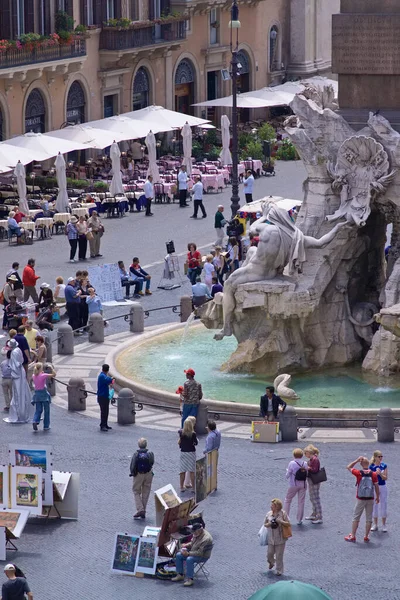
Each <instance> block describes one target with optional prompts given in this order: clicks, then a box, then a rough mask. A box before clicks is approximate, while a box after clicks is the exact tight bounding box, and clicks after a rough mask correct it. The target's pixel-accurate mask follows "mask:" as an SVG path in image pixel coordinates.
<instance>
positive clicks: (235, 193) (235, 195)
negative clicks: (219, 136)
mask: <svg viewBox="0 0 400 600" xmlns="http://www.w3.org/2000/svg"><path fill="white" fill-rule="evenodd" d="M229 28H230V30H231V43H230V46H231V54H232V60H231V78H232V196H231V210H232V217H234V216H235V215H236V213H237V211H238V209H239V205H240V198H239V175H238V124H237V120H238V110H237V78H238V76H239V60H238V47H239V29H240V21H239V6H238V4H237V0H233V2H232V6H231V20H230V21H229ZM234 29H236V40H234V37H235V36H234V33H233V30H234Z"/></svg>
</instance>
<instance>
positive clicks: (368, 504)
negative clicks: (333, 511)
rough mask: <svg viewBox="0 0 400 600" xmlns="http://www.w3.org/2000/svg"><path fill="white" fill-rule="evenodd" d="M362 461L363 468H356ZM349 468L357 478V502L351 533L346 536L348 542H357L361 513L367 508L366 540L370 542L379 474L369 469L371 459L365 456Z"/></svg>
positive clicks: (352, 463)
mask: <svg viewBox="0 0 400 600" xmlns="http://www.w3.org/2000/svg"><path fill="white" fill-rule="evenodd" d="M357 463H360V465H361V469H355V468H354V467H355V465H356V464H357ZM347 470H348V471H350V473H351V474H352V475H354V477H356V478H357V482H356V487H357V492H356V498H357V502H356V505H355V507H354V514H353V524H352V527H351V533H350V534H349V535H346V537H345V538H344V539H345V540H346V542H355V541H356V533H357V529H358V526H359V524H360V519H361V515H362V514H363V512H364V510H365V536H364V542H365V543H368V542H369V532H370V529H371V525H372V511H373V508H374V491H375V502H376V504H379V485H378V476H377V474H376V473H374V472H373V471H371V470H370V469H369V460H368V458H366V457H365V456H360V457H359V458H357V459H356V460H354V461H353V462H351V463H350V464H349V465H348V466H347Z"/></svg>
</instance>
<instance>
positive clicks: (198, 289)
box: [192, 277, 211, 300]
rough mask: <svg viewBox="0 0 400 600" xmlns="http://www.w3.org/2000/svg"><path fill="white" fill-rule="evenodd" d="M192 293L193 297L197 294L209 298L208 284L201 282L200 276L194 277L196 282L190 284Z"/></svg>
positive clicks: (196, 296)
mask: <svg viewBox="0 0 400 600" xmlns="http://www.w3.org/2000/svg"><path fill="white" fill-rule="evenodd" d="M192 294H193V298H198V297H199V296H200V297H203V296H205V297H206V298H207V299H208V300H210V298H211V296H210V292H209V291H208V286H207V285H206V284H205V283H201V277H196V283H195V284H194V285H192Z"/></svg>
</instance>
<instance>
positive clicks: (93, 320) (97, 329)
mask: <svg viewBox="0 0 400 600" xmlns="http://www.w3.org/2000/svg"><path fill="white" fill-rule="evenodd" d="M88 331H89V342H93V343H94V344H102V343H103V342H104V319H103V317H102V316H101V315H100V314H99V313H94V314H93V315H90V317H89V329H88Z"/></svg>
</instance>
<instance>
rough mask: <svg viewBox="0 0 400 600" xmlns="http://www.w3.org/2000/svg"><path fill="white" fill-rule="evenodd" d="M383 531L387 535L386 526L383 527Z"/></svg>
mask: <svg viewBox="0 0 400 600" xmlns="http://www.w3.org/2000/svg"><path fill="white" fill-rule="evenodd" d="M382 531H383V533H387V527H386V525H384V526H383V527H382Z"/></svg>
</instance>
